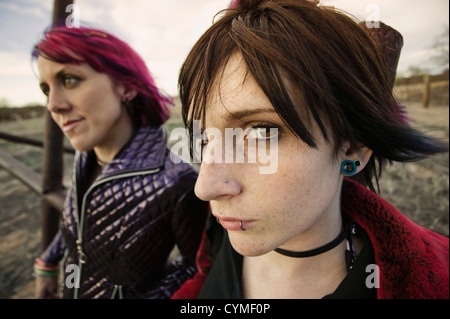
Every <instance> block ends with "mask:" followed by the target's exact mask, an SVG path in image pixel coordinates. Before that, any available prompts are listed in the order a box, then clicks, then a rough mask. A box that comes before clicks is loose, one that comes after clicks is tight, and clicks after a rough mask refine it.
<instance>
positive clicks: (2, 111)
mask: <svg viewBox="0 0 450 319" xmlns="http://www.w3.org/2000/svg"><path fill="white" fill-rule="evenodd" d="M45 112H46V108H45V107H44V106H42V105H27V106H23V107H6V106H3V107H0V122H4V121H19V120H24V119H31V118H37V117H41V116H43V115H44V114H45Z"/></svg>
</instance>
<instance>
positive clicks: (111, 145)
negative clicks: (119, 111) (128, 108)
mask: <svg viewBox="0 0 450 319" xmlns="http://www.w3.org/2000/svg"><path fill="white" fill-rule="evenodd" d="M133 134H134V126H133V123H132V122H131V119H129V117H128V116H127V117H125V118H124V119H121V120H119V121H118V122H117V123H116V125H115V127H114V129H112V130H111V133H110V134H108V135H107V136H106V137H105V138H104V142H102V143H99V144H98V145H97V146H95V147H94V152H95V155H96V156H97V163H98V164H99V165H100V166H101V167H104V166H105V165H106V164H108V163H109V162H110V161H112V160H113V158H114V157H115V156H116V155H117V153H118V152H119V151H120V150H121V149H122V147H123V146H124V145H125V144H126V143H127V142H128V141H129V139H130V138H131V137H132V136H133Z"/></svg>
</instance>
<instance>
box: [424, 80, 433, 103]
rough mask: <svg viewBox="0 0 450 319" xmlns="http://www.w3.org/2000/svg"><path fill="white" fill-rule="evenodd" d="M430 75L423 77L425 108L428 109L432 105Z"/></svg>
mask: <svg viewBox="0 0 450 319" xmlns="http://www.w3.org/2000/svg"><path fill="white" fill-rule="evenodd" d="M430 87H431V84H430V75H429V74H425V75H424V76H423V107H424V108H427V107H428V106H429V105H430Z"/></svg>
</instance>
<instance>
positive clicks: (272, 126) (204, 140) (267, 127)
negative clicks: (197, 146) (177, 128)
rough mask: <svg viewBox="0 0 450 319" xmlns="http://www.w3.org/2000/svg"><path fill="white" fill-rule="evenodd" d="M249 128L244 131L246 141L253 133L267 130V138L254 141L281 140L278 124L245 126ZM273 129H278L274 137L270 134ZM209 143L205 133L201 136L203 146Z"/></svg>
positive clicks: (256, 138) (261, 123)
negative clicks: (257, 130)
mask: <svg viewBox="0 0 450 319" xmlns="http://www.w3.org/2000/svg"><path fill="white" fill-rule="evenodd" d="M245 126H246V127H247V128H246V129H245V130H244V140H249V139H250V138H249V135H250V134H251V132H253V131H255V130H256V129H265V130H266V132H268V135H266V137H261V138H258V137H255V138H253V139H254V140H257V141H258V140H265V141H269V140H271V139H274V138H280V127H279V126H278V125H276V124H273V123H270V122H258V123H251V124H248V123H246V125H245ZM272 129H276V134H274V135H273V136H270V134H271V133H272V132H273V131H272ZM208 143H209V138H208V136H207V134H206V131H203V132H202V134H201V146H202V147H204V146H206V145H207V144H208Z"/></svg>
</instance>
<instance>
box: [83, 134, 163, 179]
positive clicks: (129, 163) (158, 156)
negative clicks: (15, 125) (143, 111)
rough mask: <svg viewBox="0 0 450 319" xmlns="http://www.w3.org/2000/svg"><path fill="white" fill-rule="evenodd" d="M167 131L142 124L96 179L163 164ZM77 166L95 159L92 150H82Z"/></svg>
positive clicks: (155, 167) (149, 168) (148, 168)
mask: <svg viewBox="0 0 450 319" xmlns="http://www.w3.org/2000/svg"><path fill="white" fill-rule="evenodd" d="M166 146H167V133H166V131H165V129H164V128H163V127H154V126H143V127H141V128H139V129H138V130H137V131H136V133H135V135H134V136H133V137H132V138H131V139H130V140H129V141H128V143H126V144H125V145H124V146H123V147H122V149H121V150H120V151H119V153H117V155H116V156H115V157H114V159H113V160H112V161H111V162H109V163H108V164H107V165H106V166H105V167H104V168H103V171H102V173H101V174H100V176H99V177H98V179H101V178H104V177H108V176H111V175H114V174H117V172H120V173H128V172H135V171H141V170H151V169H157V168H160V167H162V166H163V165H164V161H165V157H166V150H167V147H166ZM79 156H80V163H79V164H80V165H79V166H78V167H79V168H80V167H81V168H82V167H85V166H86V164H87V162H88V161H95V154H94V152H93V151H89V152H82V153H81V154H79Z"/></svg>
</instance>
